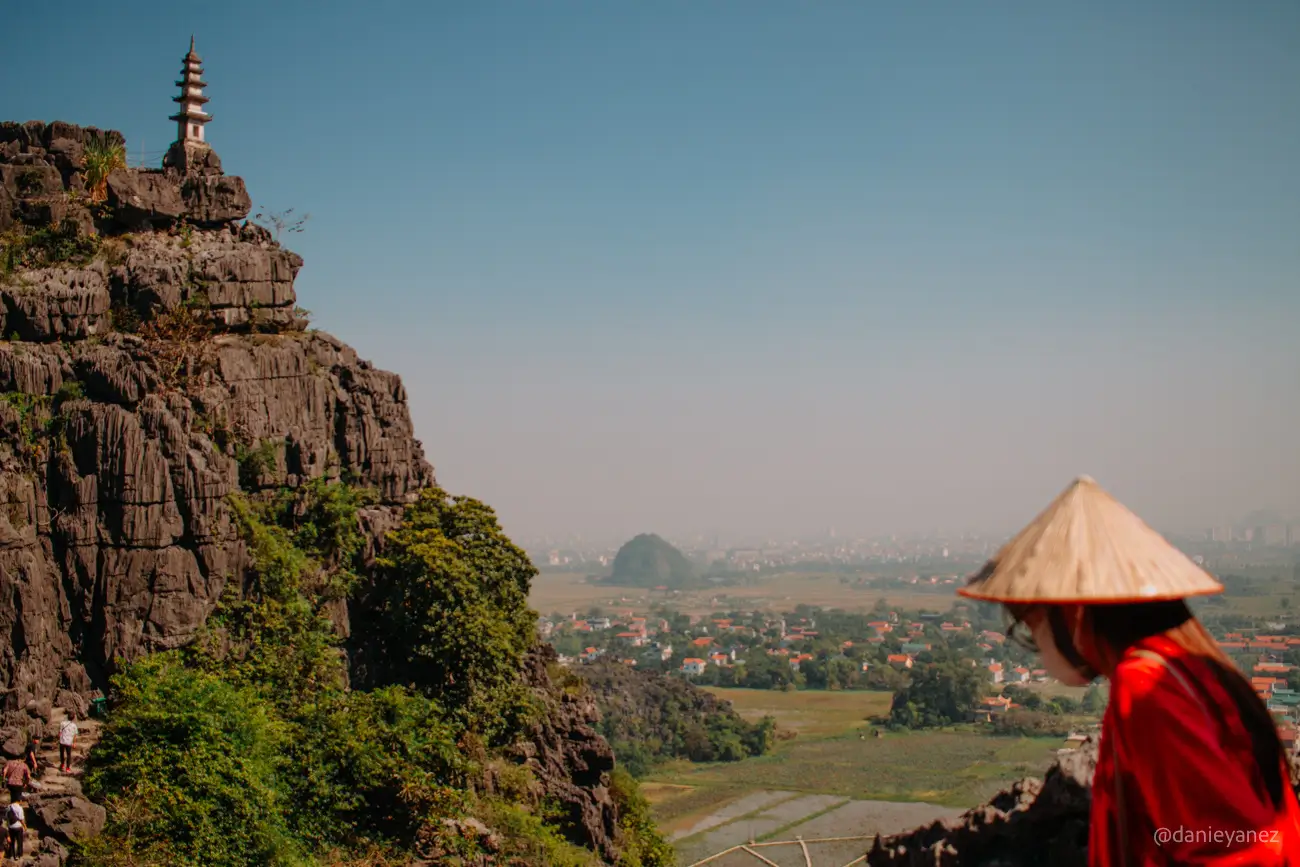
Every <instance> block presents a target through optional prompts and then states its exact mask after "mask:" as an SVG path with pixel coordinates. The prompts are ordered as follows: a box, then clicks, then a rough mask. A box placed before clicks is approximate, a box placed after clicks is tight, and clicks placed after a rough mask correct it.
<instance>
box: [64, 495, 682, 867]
mask: <svg viewBox="0 0 1300 867" xmlns="http://www.w3.org/2000/svg"><path fill="white" fill-rule="evenodd" d="M366 502H367V497H366V494H365V492H362V491H358V490H356V489H353V488H351V487H349V486H347V485H345V484H342V483H326V482H323V481H315V482H312V483H309V484H308V485H306V486H304V487H302V488H301V489H300V490H298V491H294V492H289V491H283V492H280V493H277V494H273V495H269V496H265V497H262V498H258V499H251V498H246V497H243V496H240V497H237V498H236V499H235V500H234V502H233V503H232V506H233V510H234V514H235V516H236V519H237V521H238V523H239V526H240V530H241V535H242V537H243V539H244V540H245V542H246V544H247V546H248V549H249V553H250V555H251V559H252V568H251V569H250V570H249V572H248V575H247V578H246V582H245V586H243V587H233V586H232V587H231V588H229V589H228V591H227V595H226V597H225V598H224V599H223V602H222V604H221V606H220V608H219V610H218V612H217V613H216V614H214V615H213V617H212V618H211V619H210V620H209V622H208V623H207V624H206V626H205V628H204V630H203V633H202V635H201V636H200V638H199V640H197V641H196V642H195V643H194V644H193V645H191V646H190V647H188V648H186V649H184V650H181V651H173V652H169V653H165V654H158V655H155V656H153V657H150V658H147V659H145V660H143V661H141V662H138V663H136V664H135V665H132V666H130V667H128V668H126V669H125V670H124V671H123V672H122V673H121V674H119V675H118V676H117V677H116V678H115V680H114V686H115V690H116V696H115V701H114V706H113V708H112V711H111V714H110V716H109V718H108V721H107V724H106V726H105V729H104V733H103V738H102V740H101V742H100V743H99V745H98V746H97V747H96V749H95V751H94V752H93V754H92V756H91V762H90V766H89V768H88V773H87V781H86V786H87V793H88V795H89V796H90V797H92V798H95V799H98V800H102V801H103V802H104V803H105V804H106V806H107V807H108V811H109V819H108V825H107V826H106V828H105V833H104V835H103V836H102V837H100V838H98V839H96V840H95V841H93V842H92V843H90V844H88V845H87V846H86V847H85V849H84V850H83V851H82V852H80V853H79V855H78V857H79V859H80V863H82V864H85V865H89V867H110V865H123V867H125V865H163V864H166V865H176V867H191V865H192V867H198V865H204V867H235V865H241V867H242V865H254V864H256V865H283V867H299V865H301V867H313V865H356V867H361V865H372V867H382V865H397V864H405V863H408V862H409V861H410V859H411V858H412V857H413V856H414V857H419V858H424V859H428V860H432V861H434V862H436V863H447V864H476V863H503V864H519V865H559V867H564V865H574V867H578V865H590V864H598V863H601V862H600V860H599V859H598V858H597V857H596V856H595V855H594V854H593V853H592V852H590V851H588V850H585V849H582V848H579V847H578V846H575V845H574V844H573V842H572V840H573V839H574V838H575V835H574V833H573V832H574V828H573V827H572V826H571V825H570V824H569V822H570V818H569V817H567V816H566V815H564V813H563V812H562V811H557V810H556V809H555V805H553V804H550V803H548V802H546V800H545V799H544V798H541V797H540V796H539V795H538V793H537V790H538V789H539V787H538V785H537V783H536V781H535V780H534V779H533V776H532V772H531V771H530V770H529V769H528V767H527V766H526V765H524V764H520V763H518V761H515V760H512V759H511V758H510V754H509V753H508V752H506V751H505V750H504V749H503V748H504V747H506V746H508V745H510V744H512V743H515V742H518V741H519V740H520V739H521V738H525V737H526V736H527V732H528V731H529V726H530V725H532V724H533V723H534V722H535V720H536V718H537V715H538V714H539V712H540V697H539V696H538V695H537V694H536V691H535V690H532V689H530V688H529V687H528V686H527V685H525V684H524V683H523V681H522V680H521V677H520V674H519V672H520V670H521V669H522V668H523V664H524V657H525V654H526V653H527V652H528V650H529V647H530V643H531V624H532V614H531V612H530V611H529V610H528V608H527V603H526V598H527V591H528V582H529V581H530V580H531V577H532V575H533V574H534V570H533V568H532V566H531V564H530V563H529V562H528V560H527V558H526V557H525V556H524V555H523V554H522V552H520V551H519V549H518V548H516V547H515V546H514V545H513V544H511V543H510V541H509V540H508V539H507V538H506V537H505V535H504V534H503V533H502V532H501V530H500V528H499V527H498V525H497V523H496V519H495V516H494V515H493V513H492V511H491V509H489V508H488V507H486V506H484V505H483V504H482V503H479V502H478V501H476V500H472V499H469V498H463V497H458V498H454V499H453V498H449V497H448V496H447V495H446V494H445V493H444V492H443V491H442V490H440V489H438V488H431V489H428V490H425V491H424V492H423V493H422V495H421V497H420V499H419V500H418V501H417V502H416V503H414V504H412V505H411V506H409V507H408V508H407V509H406V513H405V516H404V519H403V521H402V523H401V525H400V527H398V528H397V529H396V530H395V531H394V532H392V533H391V534H389V537H388V541H387V545H386V548H385V550H384V556H383V557H382V558H380V559H379V560H378V562H377V563H376V564H375V566H374V568H371V569H363V568H362V562H361V557H362V547H363V544H364V537H363V536H362V534H361V532H360V530H359V525H358V516H357V512H358V509H359V508H361V507H362V506H363V505H365V504H366ZM349 601H351V602H352V603H354V604H358V605H362V604H364V606H366V607H365V615H364V616H362V617H359V618H357V620H355V621H354V624H353V625H354V628H358V625H360V628H364V629H366V630H367V631H366V633H365V636H364V640H365V641H366V642H367V643H369V642H370V640H371V639H374V642H373V643H374V652H373V653H372V654H371V655H369V656H365V655H364V654H362V655H360V656H361V658H363V659H364V660H365V665H366V666H367V668H366V669H365V671H364V672H362V677H361V678H360V680H361V682H359V683H355V682H354V683H353V686H354V687H361V688H351V689H350V688H349V686H348V683H349V676H350V672H349V667H348V656H347V655H346V654H345V653H344V648H343V645H342V640H341V639H340V637H339V635H338V630H337V629H336V628H335V625H334V621H333V620H332V619H331V616H332V615H334V616H337V614H338V612H339V610H340V609H339V606H341V605H343V604H346V603H347V602H349ZM361 640H362V639H360V638H359V643H360V641H361ZM354 680H355V679H354ZM614 783H615V784H614V785H612V786H611V791H612V792H613V794H614V796H615V802H616V804H617V805H618V806H619V808H620V819H619V823H620V829H619V831H620V835H621V839H620V840H619V843H620V849H621V852H622V855H621V859H620V862H619V863H620V864H621V865H623V867H656V865H666V864H670V863H671V850H670V849H669V848H668V847H667V845H666V844H665V843H664V842H663V840H662V838H661V837H659V835H658V833H657V832H656V831H655V829H654V826H653V823H652V822H651V821H650V820H649V818H648V811H647V810H646V808H645V805H644V801H643V800H641V799H640V798H639V795H638V794H637V793H636V789H635V784H634V783H629V782H628V781H626V780H621V781H620V778H616V779H615V781H614ZM484 859H490V860H484Z"/></svg>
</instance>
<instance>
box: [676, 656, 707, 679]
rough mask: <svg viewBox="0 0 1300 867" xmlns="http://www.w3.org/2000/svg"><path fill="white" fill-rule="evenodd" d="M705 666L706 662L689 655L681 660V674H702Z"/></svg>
mask: <svg viewBox="0 0 1300 867" xmlns="http://www.w3.org/2000/svg"><path fill="white" fill-rule="evenodd" d="M707 667H708V663H707V662H705V661H704V660H702V659H695V658H693V657H691V658H687V659H683V660H682V674H686V675H696V674H704V669H705V668H707Z"/></svg>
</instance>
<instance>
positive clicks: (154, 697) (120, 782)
mask: <svg viewBox="0 0 1300 867" xmlns="http://www.w3.org/2000/svg"><path fill="white" fill-rule="evenodd" d="M113 685H114V688H115V689H116V690H117V694H118V705H117V707H115V709H114V711H113V713H112V715H111V716H110V717H109V719H108V722H107V724H106V725H105V727H104V730H103V734H102V737H101V739H100V741H99V744H98V745H97V746H96V748H95V750H94V752H93V753H92V754H91V759H90V763H89V766H88V768H87V774H86V791H87V793H88V794H89V795H90V797H92V798H102V797H104V796H106V795H114V794H121V793H129V796H130V797H131V798H132V800H134V801H137V802H140V803H141V804H143V806H144V807H145V808H146V809H147V810H148V811H149V813H150V815H151V816H152V819H151V820H150V821H147V822H145V823H144V824H143V826H142V827H135V828H132V829H131V830H132V834H131V835H130V837H129V838H128V837H127V835H125V834H123V833H122V832H123V831H124V830H125V828H124V827H123V824H122V823H123V817H122V815H121V814H120V813H114V814H110V816H109V825H108V827H107V828H106V829H105V833H106V835H107V836H108V837H109V838H114V837H117V838H119V839H120V840H126V839H129V840H130V842H131V845H133V846H136V847H138V848H140V849H141V851H142V852H148V851H150V850H151V849H153V850H156V849H165V850H166V851H167V852H168V853H169V857H171V858H172V859H173V860H172V862H171V863H173V864H175V865H177V867H189V865H193V867H221V865H230V867H236V865H240V867H242V865H247V864H267V865H296V864H302V863H304V859H303V856H302V853H301V851H300V850H299V848H298V846H297V845H296V844H295V842H294V840H293V838H292V837H291V836H290V835H289V833H288V828H287V826H286V823H285V821H284V814H285V808H286V787H285V784H284V779H283V777H282V776H281V775H280V774H279V773H278V771H277V756H278V754H279V751H280V750H281V748H282V747H283V746H284V743H285V734H286V730H285V728H284V726H283V724H282V723H281V722H280V721H279V720H277V719H276V717H275V714H274V713H273V712H272V711H271V709H270V708H268V707H267V706H266V704H265V703H264V702H263V701H262V699H261V698H260V697H259V696H258V695H256V694H255V693H253V692H251V691H249V690H243V689H239V688H237V687H234V686H232V685H230V684H228V683H226V682H225V681H223V680H221V679H220V678H218V677H215V676H213V675H211V674H208V673H206V672H202V671H194V670H192V669H187V668H185V667H184V666H182V665H181V664H180V661H179V659H178V658H176V657H175V656H173V655H170V654H161V655H156V656H153V657H151V658H149V659H146V660H144V661H143V662H140V663H137V664H136V665H134V666H132V667H130V668H128V669H126V670H125V671H124V672H122V673H121V674H119V675H117V676H116V677H115V678H114V682H113Z"/></svg>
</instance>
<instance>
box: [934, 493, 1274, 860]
mask: <svg viewBox="0 0 1300 867" xmlns="http://www.w3.org/2000/svg"><path fill="white" fill-rule="evenodd" d="M1222 589H1223V588H1222V586H1221V585H1220V584H1219V583H1218V582H1217V581H1215V580H1214V579H1213V578H1212V577H1210V576H1209V575H1208V574H1207V573H1206V572H1205V571H1203V570H1202V569H1201V568H1200V567H1199V566H1197V565H1196V564H1195V563H1193V562H1192V561H1191V560H1189V559H1188V558H1187V557H1186V556H1185V555H1184V554H1182V552H1180V551H1178V549H1176V548H1174V547H1173V546H1172V545H1170V544H1169V543H1168V542H1166V541H1165V540H1164V539H1163V538H1162V537H1160V536H1159V534H1157V533H1155V531H1153V530H1151V529H1150V528H1149V527H1148V526H1147V525H1146V524H1144V523H1143V522H1142V521H1141V520H1140V519H1138V518H1137V517H1136V516H1135V515H1133V514H1132V513H1131V512H1129V511H1128V510H1127V509H1125V508H1124V507H1123V506H1121V505H1120V504H1119V503H1118V502H1116V501H1115V500H1114V499H1112V498H1111V497H1110V496H1109V495H1108V494H1106V492H1105V491H1103V490H1102V489H1101V488H1100V487H1098V486H1097V484H1096V482H1094V481H1092V480H1091V479H1089V478H1087V477H1082V478H1080V479H1078V480H1077V481H1076V482H1075V483H1074V484H1073V485H1071V486H1070V488H1068V489H1067V490H1066V491H1065V492H1064V493H1062V494H1061V496H1060V497H1058V498H1057V499H1056V500H1055V501H1054V502H1053V503H1052V505H1051V506H1049V507H1048V508H1047V509H1046V510H1045V511H1044V512H1043V513H1042V514H1040V515H1039V516H1038V518H1036V519H1035V520H1034V522H1033V523H1031V524H1030V525H1029V526H1028V527H1026V528H1025V530H1024V531H1022V532H1021V533H1020V534H1019V535H1018V536H1016V538H1014V539H1012V540H1011V541H1010V542H1008V543H1007V545H1006V546H1004V547H1003V548H1002V550H1001V551H999V552H998V553H997V554H996V555H995V556H994V557H993V559H992V560H990V561H989V563H988V564H987V565H986V566H985V567H984V569H983V570H981V571H980V572H979V573H978V574H977V575H975V576H974V577H973V578H972V579H971V581H970V583H969V584H968V585H967V586H966V587H965V588H963V589H962V590H961V591H959V592H960V593H961V594H962V595H964V596H967V597H970V598H974V599H983V600H987V601H992V602H999V603H1002V604H1003V605H1004V606H1005V608H1006V610H1007V612H1008V613H1009V614H1010V616H1011V618H1012V627H1011V629H1010V630H1008V634H1009V636H1010V637H1012V638H1013V639H1015V640H1017V641H1018V642H1020V643H1021V644H1022V645H1024V646H1026V647H1029V648H1031V649H1033V650H1036V651H1037V652H1039V653H1040V654H1041V656H1042V659H1043V666H1044V668H1046V669H1047V671H1048V673H1049V674H1051V675H1052V676H1053V677H1055V678H1056V679H1057V680H1060V681H1062V682H1063V683H1067V684H1071V685H1084V684H1087V683H1089V682H1090V681H1092V680H1093V679H1094V678H1096V677H1097V676H1099V675H1100V676H1103V677H1105V678H1106V679H1107V680H1108V681H1109V682H1110V703H1109V705H1108V706H1107V708H1106V713H1105V716H1104V718H1103V720H1102V734H1101V743H1100V745H1099V754H1098V762H1097V772H1096V776H1095V777H1094V779H1093V787H1092V815H1091V829H1090V834H1089V863H1090V864H1091V865H1093V867H1147V865H1175V864H1178V865H1181V864H1186V865H1207V867H1208V865H1214V867H1228V865H1233V867H1236V865H1241V867H1245V865H1252V867H1283V865H1294V867H1300V804H1298V803H1297V800H1296V796H1295V793H1294V791H1293V790H1292V788H1291V784H1290V769H1289V763H1288V761H1287V758H1286V755H1285V751H1284V749H1283V747H1282V744H1281V741H1280V740H1279V738H1278V733H1277V729H1276V727H1275V725H1274V723H1273V719H1272V716H1271V715H1270V714H1269V711H1268V709H1267V708H1266V707H1265V706H1264V703H1263V701H1261V699H1260V698H1259V696H1258V695H1256V693H1255V691H1254V689H1253V687H1252V686H1251V684H1250V682H1249V681H1247V680H1246V678H1245V677H1244V676H1243V675H1242V674H1241V673H1240V672H1239V671H1238V670H1237V668H1236V667H1235V666H1234V665H1233V664H1232V662H1231V661H1230V660H1229V659H1228V658H1227V657H1226V656H1224V654H1223V652H1222V651H1221V650H1220V649H1219V646H1218V645H1217V644H1216V643H1215V641H1214V639H1213V638H1212V637H1211V636H1210V634H1209V633H1208V632H1207V631H1206V630H1205V627H1204V626H1202V625H1201V623H1200V622H1199V621H1198V620H1197V619H1196V618H1195V617H1194V616H1193V615H1192V613H1191V611H1190V609H1189V608H1188V606H1187V603H1186V601H1185V600H1186V599H1187V598H1188V597H1192V596H1198V595H1204V594H1208V593H1218V592H1221V591H1222Z"/></svg>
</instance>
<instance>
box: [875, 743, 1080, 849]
mask: <svg viewBox="0 0 1300 867" xmlns="http://www.w3.org/2000/svg"><path fill="white" fill-rule="evenodd" d="M1096 769H1097V741H1096V739H1095V738H1094V739H1089V740H1088V741H1086V742H1085V743H1084V744H1083V745H1082V746H1081V747H1080V748H1079V749H1077V750H1073V751H1071V752H1068V753H1065V754H1063V755H1062V756H1061V757H1060V759H1059V760H1058V761H1057V763H1056V764H1055V765H1053V766H1052V767H1051V768H1049V769H1048V771H1047V774H1046V776H1044V778H1043V779H1042V780H1036V779H1025V780H1021V781H1020V782H1018V783H1016V784H1015V785H1013V786H1012V787H1011V788H1010V789H1008V790H1007V791H1005V792H1002V793H1001V794H999V795H998V796H997V797H995V798H994V799H993V800H992V801H990V802H989V803H987V804H985V805H984V806H982V807H976V808H975V809H973V810H970V811H968V812H966V813H963V814H962V815H961V816H960V817H958V818H957V819H956V820H952V821H948V822H935V823H934V824H933V825H929V826H927V827H924V828H918V829H917V830H915V831H910V832H908V833H906V834H899V835H896V836H893V837H888V838H880V837H877V838H876V841H875V844H874V845H873V846H872V849H871V852H870V853H869V854H868V855H867V864H868V865H870V867H950V865H957V864H961V865H968V867H1049V865H1050V867H1085V865H1086V864H1087V863H1088V810H1089V806H1090V804H1091V802H1092V795H1091V791H1092V775H1093V773H1094V772H1095V771H1096Z"/></svg>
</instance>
